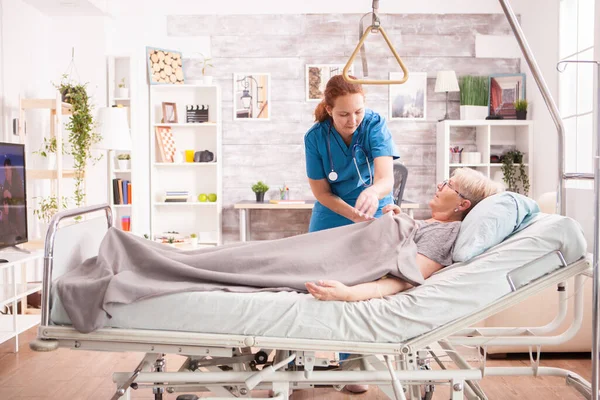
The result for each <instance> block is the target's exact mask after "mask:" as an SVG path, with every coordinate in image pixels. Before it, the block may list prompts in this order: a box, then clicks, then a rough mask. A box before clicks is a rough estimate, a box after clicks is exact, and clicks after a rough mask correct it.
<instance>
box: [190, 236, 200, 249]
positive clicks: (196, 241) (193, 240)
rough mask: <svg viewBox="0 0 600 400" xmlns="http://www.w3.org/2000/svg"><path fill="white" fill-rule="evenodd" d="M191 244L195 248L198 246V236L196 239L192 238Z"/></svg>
mask: <svg viewBox="0 0 600 400" xmlns="http://www.w3.org/2000/svg"><path fill="white" fill-rule="evenodd" d="M190 243H191V244H192V246H194V247H196V246H198V237H197V236H196V237H193V238H190Z"/></svg>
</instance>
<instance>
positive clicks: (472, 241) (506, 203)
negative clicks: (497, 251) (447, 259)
mask: <svg viewBox="0 0 600 400" xmlns="http://www.w3.org/2000/svg"><path fill="white" fill-rule="evenodd" d="M539 212H540V209H539V207H538V205H537V203H536V202H535V201H534V200H532V199H530V198H529V197H525V196H523V195H520V194H518V193H513V192H502V193H498V194H495V195H493V196H490V197H488V198H486V199H483V200H482V201H481V202H479V204H477V205H476V206H475V207H473V209H472V210H471V211H470V212H469V214H467V216H466V217H465V219H464V221H463V222H462V224H461V225H460V231H459V233H458V237H457V238H456V242H455V243H454V251H453V252H452V259H453V260H454V261H460V262H464V261H469V260H470V259H472V258H473V257H476V256H478V255H480V254H482V253H483V252H485V251H486V250H488V249H490V248H492V247H494V246H495V245H497V244H498V243H501V242H502V241H503V240H504V239H506V238H507V237H509V236H510V235H512V234H513V233H515V232H517V231H519V230H521V229H523V228H525V227H526V226H527V225H529V223H530V222H531V219H532V218H533V216H534V215H535V214H537V213H539Z"/></svg>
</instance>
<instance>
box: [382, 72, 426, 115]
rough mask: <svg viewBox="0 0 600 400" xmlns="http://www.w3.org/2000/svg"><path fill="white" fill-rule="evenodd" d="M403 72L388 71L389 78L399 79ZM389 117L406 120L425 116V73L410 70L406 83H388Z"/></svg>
mask: <svg viewBox="0 0 600 400" xmlns="http://www.w3.org/2000/svg"><path fill="white" fill-rule="evenodd" d="M403 77H404V73H403V72H390V79H391V80H394V79H397V80H400V79H402V78H403ZM389 111H390V119H402V120H407V121H411V120H412V121H414V120H422V121H424V120H425V119H426V118H427V73H426V72H411V74H410V75H409V77H408V80H407V81H406V83H404V84H402V85H390V110H389Z"/></svg>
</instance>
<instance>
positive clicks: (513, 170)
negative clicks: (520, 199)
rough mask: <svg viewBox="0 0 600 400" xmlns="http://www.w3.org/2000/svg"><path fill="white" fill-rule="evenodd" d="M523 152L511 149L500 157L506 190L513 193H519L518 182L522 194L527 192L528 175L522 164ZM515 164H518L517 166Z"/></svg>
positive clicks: (528, 186)
mask: <svg viewBox="0 0 600 400" xmlns="http://www.w3.org/2000/svg"><path fill="white" fill-rule="evenodd" d="M523 158H524V157H523V153H521V152H520V151H519V150H511V151H508V152H507V153H505V154H504V155H503V156H502V158H501V161H502V167H501V169H502V174H503V175H504V177H503V179H504V183H506V186H507V190H509V191H511V192H515V193H520V191H519V183H520V186H521V187H522V188H523V194H525V195H527V194H528V193H529V188H530V184H529V176H528V175H527V171H526V169H525V165H524V164H523ZM515 164H518V165H519V166H518V168H517V166H516V165H515Z"/></svg>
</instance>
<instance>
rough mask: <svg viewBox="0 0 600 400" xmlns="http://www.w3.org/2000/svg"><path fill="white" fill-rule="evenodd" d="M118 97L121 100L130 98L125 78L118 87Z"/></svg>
mask: <svg viewBox="0 0 600 400" xmlns="http://www.w3.org/2000/svg"><path fill="white" fill-rule="evenodd" d="M116 92H117V93H116V96H115V97H117V98H119V99H126V98H128V97H129V89H128V88H127V86H125V78H121V81H120V82H119V84H118V85H117V90H116Z"/></svg>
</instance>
